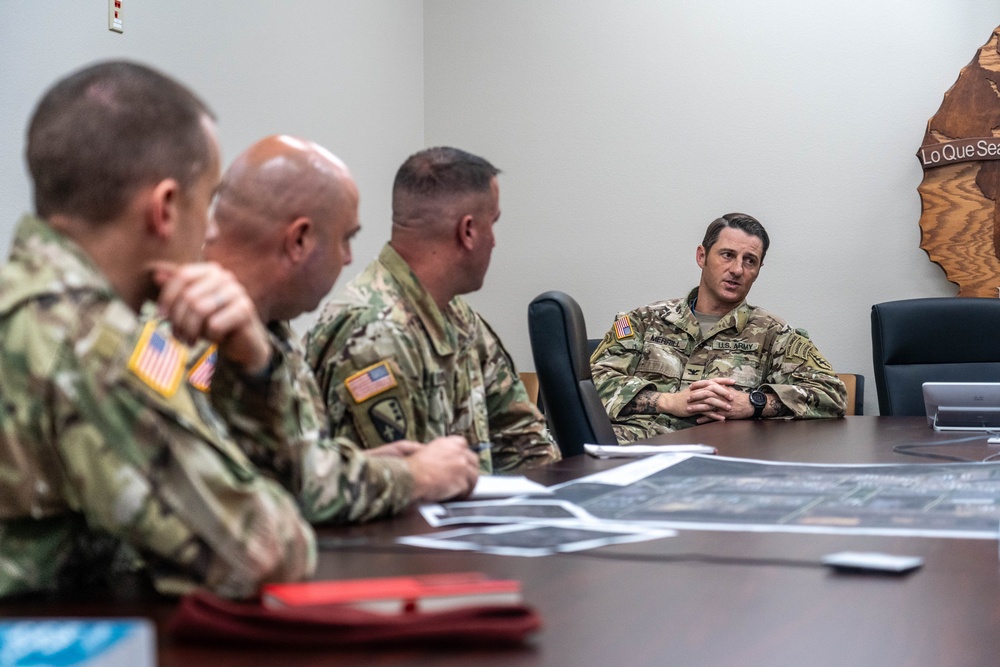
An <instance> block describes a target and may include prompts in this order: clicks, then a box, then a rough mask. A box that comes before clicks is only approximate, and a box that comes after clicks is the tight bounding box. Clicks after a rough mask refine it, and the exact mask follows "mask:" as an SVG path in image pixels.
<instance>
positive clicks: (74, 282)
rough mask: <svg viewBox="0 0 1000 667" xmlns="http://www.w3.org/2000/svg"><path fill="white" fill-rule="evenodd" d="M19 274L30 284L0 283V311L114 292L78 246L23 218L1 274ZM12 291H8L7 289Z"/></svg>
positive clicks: (31, 218) (36, 221) (40, 223)
mask: <svg viewBox="0 0 1000 667" xmlns="http://www.w3.org/2000/svg"><path fill="white" fill-rule="evenodd" d="M11 272H21V273H24V274H27V275H28V276H30V280H18V281H10V280H3V281H0V282H2V283H3V284H4V288H3V289H0V309H4V310H6V309H8V308H9V307H10V306H11V305H13V304H15V303H18V302H20V301H22V300H25V299H30V298H37V297H39V296H43V295H46V294H59V293H62V292H66V291H68V290H80V289H87V290H92V291H95V292H99V293H103V294H106V295H108V296H112V297H113V296H114V294H115V292H114V288H112V287H111V284H110V283H109V282H108V281H107V279H106V278H105V277H104V275H103V274H102V273H101V271H100V269H98V268H97V266H96V265H95V264H94V263H93V261H91V259H90V257H88V256H87V254H86V253H85V252H84V251H83V249H82V248H80V246H78V245H77V244H76V243H74V242H73V241H72V240H71V239H70V238H69V237H67V236H65V235H64V234H62V233H60V232H59V231H57V230H56V229H54V228H53V227H52V226H51V225H49V224H48V223H47V222H46V221H44V220H42V219H41V218H37V217H35V216H33V215H26V216H24V217H23V218H22V219H21V221H20V222H19V223H18V226H17V231H16V232H15V233H14V242H13V244H12V246H11V251H10V263H9V264H8V266H7V267H5V268H4V273H5V274H7V275H9V274H10V273H11ZM12 284H13V285H14V286H15V289H14V290H11V289H10V286H11V285H12Z"/></svg>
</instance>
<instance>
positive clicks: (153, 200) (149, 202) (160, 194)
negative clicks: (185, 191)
mask: <svg viewBox="0 0 1000 667" xmlns="http://www.w3.org/2000/svg"><path fill="white" fill-rule="evenodd" d="M180 196H181V195H180V184H179V183H178V182H177V181H176V180H174V179H172V178H165V179H163V180H162V181H160V182H159V183H157V184H156V185H154V186H153V187H152V189H150V190H147V194H146V197H147V199H146V203H145V209H146V228H147V230H148V231H149V233H150V234H152V235H153V236H156V237H157V238H160V239H163V240H164V241H166V240H169V239H170V237H171V236H173V235H174V232H176V230H177V222H178V216H179V213H178V210H177V209H178V205H179V203H180Z"/></svg>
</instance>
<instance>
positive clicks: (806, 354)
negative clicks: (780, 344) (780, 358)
mask: <svg viewBox="0 0 1000 667" xmlns="http://www.w3.org/2000/svg"><path fill="white" fill-rule="evenodd" d="M785 358H787V359H789V360H790V361H802V362H805V363H806V364H808V365H810V366H812V367H813V368H818V369H819V370H822V371H827V372H832V371H833V366H831V365H830V362H828V361H827V360H826V359H824V358H823V355H821V354H820V353H819V350H817V349H816V346H815V345H814V344H813V342H812V341H811V340H809V339H808V338H802V337H801V336H795V337H793V338H792V340H791V342H789V344H788V351H787V352H785Z"/></svg>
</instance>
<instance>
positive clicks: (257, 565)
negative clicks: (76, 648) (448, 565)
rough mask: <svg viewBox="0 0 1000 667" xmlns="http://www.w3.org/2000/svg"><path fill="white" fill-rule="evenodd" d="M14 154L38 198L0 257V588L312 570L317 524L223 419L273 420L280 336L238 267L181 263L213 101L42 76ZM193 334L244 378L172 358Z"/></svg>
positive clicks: (197, 213) (156, 87) (125, 82)
mask: <svg viewBox="0 0 1000 667" xmlns="http://www.w3.org/2000/svg"><path fill="white" fill-rule="evenodd" d="M27 159H28V166H29V169H30V172H31V177H32V180H33V183H34V189H35V190H34V191H35V210H36V215H28V216H25V218H24V219H23V220H22V221H21V223H20V225H19V226H18V229H17V232H16V236H15V239H14V243H13V248H12V250H11V255H10V260H9V262H8V263H7V264H6V265H5V266H4V267H3V269H2V270H0V339H2V340H3V342H4V344H3V346H2V347H0V400H2V406H3V409H2V410H0V596H3V595H11V594H19V593H39V592H58V593H65V592H68V591H76V590H81V589H83V590H86V591H88V592H92V591H98V592H103V593H107V592H108V591H110V590H115V591H121V590H122V589H123V588H124V587H126V584H127V583H128V582H136V583H137V584H138V585H139V587H140V588H141V589H145V587H146V585H147V584H148V583H150V582H151V583H153V584H154V585H155V586H156V588H157V589H158V590H160V591H161V592H167V593H180V592H185V591H187V590H190V589H191V588H193V587H195V586H204V587H207V588H209V589H211V590H213V591H215V592H217V593H219V594H222V595H226V596H231V597H247V596H251V595H253V594H254V593H255V592H256V591H257V590H258V589H259V587H260V585H261V584H263V583H265V582H270V581H288V580H299V579H303V578H306V577H308V576H310V575H311V574H312V572H313V569H314V567H315V560H316V550H315V536H314V534H313V531H312V529H311V528H310V526H309V524H308V523H307V522H306V521H304V520H303V518H302V516H301V514H300V513H299V511H298V508H297V506H296V503H295V499H294V498H293V497H292V496H291V495H290V494H288V493H287V492H286V491H285V490H284V489H282V488H281V487H280V486H279V485H278V484H276V483H274V482H273V481H271V480H268V479H265V478H263V477H261V476H260V474H259V472H258V470H257V469H256V467H255V466H254V465H253V464H252V463H251V462H250V461H249V460H248V459H247V457H246V456H245V455H244V454H243V452H242V451H241V449H240V447H239V446H238V443H237V442H236V441H235V439H234V438H233V436H232V434H231V432H230V430H229V428H228V424H231V423H233V422H234V421H235V420H239V421H240V422H241V423H242V424H244V426H245V428H246V430H249V431H252V430H254V429H259V430H261V431H265V430H268V431H272V432H278V431H279V430H280V429H281V424H280V423H277V424H272V423H268V422H267V421H266V417H267V416H272V415H274V414H281V413H282V412H283V411H285V410H287V409H289V407H290V406H291V405H292V402H291V397H292V394H291V383H290V381H289V380H288V379H287V377H286V375H285V369H284V365H283V362H282V358H281V355H280V353H279V352H278V351H277V350H275V349H274V348H273V346H272V345H271V342H270V339H269V338H268V335H267V331H266V329H265V328H264V326H263V324H262V323H261V322H260V319H259V317H258V316H257V313H256V310H255V309H254V306H253V302H252V301H251V300H250V299H249V297H248V296H247V294H246V292H245V291H244V290H243V288H242V287H241V286H240V284H239V283H238V282H236V280H235V279H234V278H233V276H232V275H231V274H229V273H227V272H225V271H223V270H222V269H220V268H219V267H218V266H216V265H213V264H200V263H192V262H194V261H195V260H197V259H198V258H199V256H200V253H201V247H202V244H203V242H204V240H205V238H206V234H208V235H210V234H211V232H212V228H211V225H210V221H209V216H208V208H209V204H210V202H211V199H212V196H213V193H214V192H215V188H216V185H217V184H218V182H219V172H220V164H219V162H220V158H219V148H218V144H217V142H216V138H215V129H214V121H213V118H212V115H211V113H210V111H209V110H208V108H207V107H206V106H205V105H204V104H203V103H202V102H201V101H200V100H198V99H197V98H196V97H195V96H194V95H193V94H192V93H191V92H190V91H188V90H187V89H186V88H184V87H183V86H181V85H180V84H178V83H177V82H175V81H173V80H172V79H170V78H168V77H166V76H164V75H163V74H160V73H159V72H156V71H154V70H152V69H150V68H148V67H145V66H142V65H137V64H133V63H128V62H121V61H111V62H105V63H99V64H96V65H92V66H90V67H87V68H84V69H82V70H80V71H78V72H76V73H74V74H71V75H70V76H68V77H66V78H64V79H63V80H61V81H59V82H58V83H57V84H56V85H55V86H54V87H53V88H51V89H50V90H49V91H48V92H47V93H46V94H45V96H44V97H43V98H42V100H41V101H40V102H39V104H38V106H37V107H36V109H35V111H34V114H33V116H32V119H31V123H30V127H29V131H28V146H27ZM157 314H158V315H159V317H157V316H156V315H157ZM202 338H204V339H208V340H210V341H213V342H215V343H217V344H218V366H219V368H222V369H225V371H224V373H223V375H224V376H225V378H226V379H225V383H226V386H225V387H220V389H221V390H222V391H225V392H228V393H230V394H232V395H234V396H240V397H242V400H241V401H240V402H239V403H238V404H233V405H230V406H229V409H228V410H227V409H225V408H223V409H219V410H217V409H216V407H217V406H213V405H212V404H211V403H210V402H209V400H208V398H207V397H206V396H205V395H203V394H202V393H201V392H199V391H197V390H196V389H194V388H193V387H192V386H191V380H190V379H189V378H188V377H187V376H186V375H185V368H186V349H185V346H184V345H183V344H182V342H181V341H183V342H185V343H191V342H193V341H195V340H197V339H202ZM178 339H180V340H178Z"/></svg>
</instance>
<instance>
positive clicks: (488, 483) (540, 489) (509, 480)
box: [469, 475, 552, 499]
mask: <svg viewBox="0 0 1000 667" xmlns="http://www.w3.org/2000/svg"><path fill="white" fill-rule="evenodd" d="M538 493H544V494H546V495H551V494H552V491H551V490H550V489H549V487H547V486H542V485H541V484H539V483H538V482H532V481H531V480H530V479H528V478H527V477H524V476H504V475H480V476H479V481H477V482H476V488H474V489H473V490H472V495H471V496H469V497H470V498H478V499H483V498H509V497H511V496H524V495H528V494H538Z"/></svg>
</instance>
